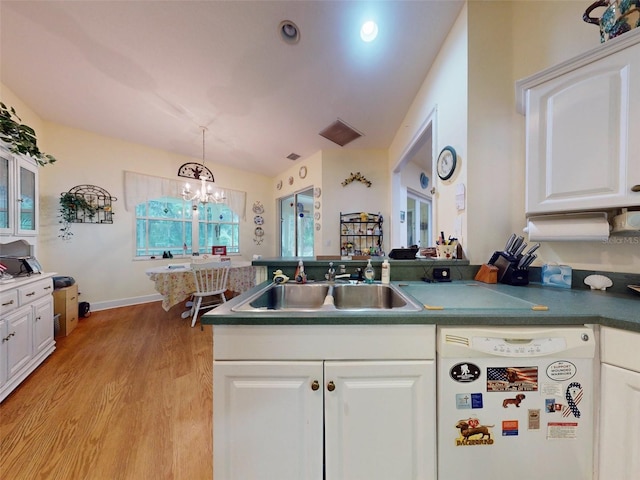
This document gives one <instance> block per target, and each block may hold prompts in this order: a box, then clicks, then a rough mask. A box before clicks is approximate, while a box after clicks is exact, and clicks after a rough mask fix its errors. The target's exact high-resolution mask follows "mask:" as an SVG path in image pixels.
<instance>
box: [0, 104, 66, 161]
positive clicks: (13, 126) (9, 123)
mask: <svg viewBox="0 0 640 480" xmlns="http://www.w3.org/2000/svg"><path fill="white" fill-rule="evenodd" d="M0 140H2V141H4V142H6V143H7V144H9V149H10V150H11V151H12V152H13V153H19V154H23V155H29V156H30V157H32V158H33V159H34V160H35V161H36V162H37V163H38V165H40V166H43V165H47V164H50V163H54V162H55V161H56V159H55V157H54V156H53V155H49V154H46V153H44V152H41V151H40V149H39V148H38V144H37V140H36V132H35V131H34V130H33V128H31V127H30V126H28V125H24V124H23V123H22V119H21V118H20V117H19V116H18V114H17V113H16V111H15V109H14V108H13V107H10V108H7V106H6V105H5V104H4V103H2V102H0Z"/></svg>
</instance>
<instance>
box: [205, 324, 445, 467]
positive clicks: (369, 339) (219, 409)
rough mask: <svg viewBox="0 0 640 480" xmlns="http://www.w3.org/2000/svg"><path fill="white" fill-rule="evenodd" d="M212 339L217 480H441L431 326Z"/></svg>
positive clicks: (287, 330)
mask: <svg viewBox="0 0 640 480" xmlns="http://www.w3.org/2000/svg"><path fill="white" fill-rule="evenodd" d="M214 338H215V342H214V368H213V378H214V387H213V392H214V408H213V411H214V419H213V425H214V455H213V457H214V478H224V479H227V480H236V479H247V478H251V479H273V478H278V480H287V479H292V480H305V479H314V480H316V479H317V480H321V479H326V480H358V479H366V480H376V479H385V480H388V479H389V478H393V479H394V480H402V479H421V480H422V479H433V478H435V471H436V465H435V365H434V360H433V358H434V356H435V355H434V354H435V328H434V327H433V326H432V325H421V326H416V325H396V326H394V325H384V326H371V325H369V326H364V325H358V326H348V325H340V326H331V325H326V326H307V325H305V326H278V325H272V326H246V325H245V326H229V325H225V326H214ZM323 472H324V473H323Z"/></svg>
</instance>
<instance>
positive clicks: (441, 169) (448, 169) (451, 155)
mask: <svg viewBox="0 0 640 480" xmlns="http://www.w3.org/2000/svg"><path fill="white" fill-rule="evenodd" d="M457 163H458V158H457V155H456V151H455V150H454V148H453V147H450V146H447V147H444V148H443V149H442V151H441V152H440V155H438V161H437V169H438V176H439V177H440V178H441V179H442V180H449V179H450V178H451V177H452V176H453V173H454V172H455V170H456V165H457Z"/></svg>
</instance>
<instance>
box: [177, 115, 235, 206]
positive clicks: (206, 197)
mask: <svg viewBox="0 0 640 480" xmlns="http://www.w3.org/2000/svg"><path fill="white" fill-rule="evenodd" d="M200 128H201V129H202V163H201V164H200V163H194V162H190V163H185V164H184V165H182V166H181V167H180V168H179V169H178V176H179V177H186V178H193V179H195V180H200V188H198V189H197V190H196V191H195V192H194V191H192V190H191V185H190V184H189V183H188V182H187V183H185V185H184V187H183V188H182V198H183V199H184V200H185V201H187V202H200V203H201V204H203V205H205V204H207V203H222V202H224V201H225V200H226V197H225V196H224V192H223V191H222V190H217V191H215V192H214V191H213V190H212V188H211V185H210V184H209V185H207V181H210V182H211V183H214V182H215V180H214V178H213V173H211V170H209V169H208V168H207V167H206V166H205V164H204V133H205V131H206V130H207V129H206V127H200ZM194 209H195V206H194Z"/></svg>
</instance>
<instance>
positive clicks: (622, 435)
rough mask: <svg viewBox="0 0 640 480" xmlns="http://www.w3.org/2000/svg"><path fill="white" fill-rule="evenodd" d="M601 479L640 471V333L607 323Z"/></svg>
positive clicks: (625, 478)
mask: <svg viewBox="0 0 640 480" xmlns="http://www.w3.org/2000/svg"><path fill="white" fill-rule="evenodd" d="M600 343H601V358H602V366H601V379H600V381H601V389H600V391H601V394H600V435H599V445H598V447H599V465H598V470H599V479H600V480H632V479H634V480H635V479H636V478H638V472H639V471H640V455H639V452H640V436H638V432H639V431H640V355H638V351H640V334H639V333H635V332H627V331H623V330H618V329H614V328H608V327H603V328H602V329H601V336H600Z"/></svg>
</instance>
